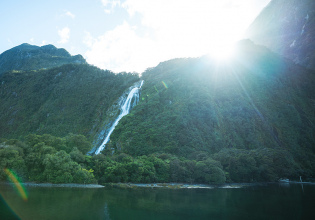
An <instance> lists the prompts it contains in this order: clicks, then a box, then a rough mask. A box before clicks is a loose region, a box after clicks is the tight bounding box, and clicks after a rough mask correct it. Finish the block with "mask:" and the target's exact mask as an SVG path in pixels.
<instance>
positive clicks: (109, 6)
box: [102, 0, 121, 14]
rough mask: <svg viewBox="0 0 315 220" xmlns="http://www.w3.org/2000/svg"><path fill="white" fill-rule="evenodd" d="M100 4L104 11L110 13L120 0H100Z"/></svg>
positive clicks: (118, 4)
mask: <svg viewBox="0 0 315 220" xmlns="http://www.w3.org/2000/svg"><path fill="white" fill-rule="evenodd" d="M102 4H103V6H104V7H105V9H104V11H105V13H107V14H110V13H112V12H113V11H114V9H115V8H116V7H119V6H120V5H121V3H120V0H102Z"/></svg>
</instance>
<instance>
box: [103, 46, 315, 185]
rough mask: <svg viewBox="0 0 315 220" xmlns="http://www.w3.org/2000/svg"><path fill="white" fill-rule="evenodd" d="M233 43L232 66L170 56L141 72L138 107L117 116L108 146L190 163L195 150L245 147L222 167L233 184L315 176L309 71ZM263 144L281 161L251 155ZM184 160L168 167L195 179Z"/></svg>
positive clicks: (314, 77) (314, 93)
mask: <svg viewBox="0 0 315 220" xmlns="http://www.w3.org/2000/svg"><path fill="white" fill-rule="evenodd" d="M238 47H239V48H238V49H239V52H238V53H237V54H236V58H235V59H234V60H233V61H231V62H230V63H225V64H218V63H216V62H214V61H213V60H212V61H211V59H209V58H208V57H202V58H195V59H192V58H191V59H174V60H170V61H166V62H163V63H160V64H159V65H158V66H157V67H155V68H151V69H148V70H147V71H145V72H144V73H143V74H142V78H143V79H144V85H143V87H142V92H141V98H140V102H139V104H138V105H137V106H136V107H135V108H134V109H133V110H132V112H131V113H130V114H129V115H127V116H126V117H124V118H122V120H121V121H120V122H119V124H118V125H117V126H116V128H115V130H114V132H113V133H112V135H111V139H110V142H109V144H108V145H107V146H108V147H109V148H110V149H111V148H113V149H121V152H124V153H127V154H130V155H132V156H141V155H150V154H152V153H155V152H157V153H170V154H174V155H177V156H180V157H185V158H187V159H189V160H195V159H197V155H196V152H204V154H205V155H208V157H209V155H214V154H217V153H219V152H221V151H222V152H223V150H224V149H232V150H236V151H237V150H244V152H247V154H241V155H238V156H237V158H232V159H231V163H232V164H233V166H232V165H231V166H224V167H223V171H224V172H228V174H229V176H227V178H228V179H229V180H230V181H238V182H239V181H258V180H276V178H278V177H281V175H282V176H295V175H297V174H298V173H299V174H303V173H304V174H305V175H315V173H314V167H315V166H314V165H315V162H314V161H315V160H314V157H315V147H314V146H315V137H314V131H315V117H314V100H315V87H314V84H315V74H314V72H312V71H310V70H307V69H304V68H303V67H300V66H297V65H295V64H293V63H291V62H289V61H287V60H284V59H282V58H281V57H279V56H278V55H276V54H274V53H272V52H270V51H269V50H268V49H266V48H264V47H259V46H256V45H254V44H253V43H251V42H248V41H244V42H241V43H240V45H239V46H238ZM165 84H167V87H166V86H165ZM263 149H267V150H270V152H272V153H270V154H271V155H278V154H279V155H280V157H279V159H278V160H283V161H277V160H276V158H274V156H272V158H274V159H272V160H271V159H270V158H262V157H259V156H255V155H251V154H250V152H260V151H263ZM278 149H281V150H278ZM273 150H274V151H273ZM275 152H277V153H275ZM284 152H285V153H284ZM257 154H259V153H257ZM200 156H202V155H200ZM280 158H281V159H280ZM224 160H225V159H224V157H223V158H222V159H221V158H220V160H219V161H221V163H222V165H223V162H224ZM268 161H270V162H271V165H270V166H273V169H272V170H270V171H266V169H268V168H267V165H266V164H267V163H268ZM260 163H262V164H260ZM183 164H184V162H182V161H181V162H180V161H177V162H176V161H173V164H171V167H173V168H174V169H176V170H177V171H176V172H175V174H174V179H175V180H177V179H187V180H188V179H190V178H192V177H191V176H192V175H191V174H190V172H188V171H187V170H186V169H185V166H184V165H183ZM276 164H278V165H279V167H277V166H276ZM284 164H286V165H284ZM199 165H200V168H202V166H201V165H202V164H199ZM199 165H198V166H199ZM285 166H289V167H290V168H287V169H285V168H284V167H285ZM228 167H229V168H228ZM291 168H292V170H295V171H294V172H293V171H292V170H291ZM220 169H221V168H220ZM281 169H282V170H283V171H284V172H282V171H280V170H281ZM263 170H265V171H263ZM220 172H221V171H218V175H219V173H220ZM219 176H220V175H219ZM208 179H209V180H210V179H211V178H210V177H209V178H208ZM219 179H220V178H219ZM223 179H224V178H222V180H223ZM202 181H205V179H203V180H202Z"/></svg>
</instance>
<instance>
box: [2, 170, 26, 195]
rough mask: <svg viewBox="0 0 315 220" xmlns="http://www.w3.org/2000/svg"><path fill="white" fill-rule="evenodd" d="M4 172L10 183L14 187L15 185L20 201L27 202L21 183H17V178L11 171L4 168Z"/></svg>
mask: <svg viewBox="0 0 315 220" xmlns="http://www.w3.org/2000/svg"><path fill="white" fill-rule="evenodd" d="M4 172H5V173H6V174H7V175H8V177H9V179H10V181H11V182H13V183H14V185H15V187H16V189H17V190H18V193H19V194H20V196H21V197H22V199H23V200H24V201H27V194H26V190H25V188H24V187H23V185H22V183H21V182H20V181H19V178H18V176H17V175H16V174H15V173H14V172H13V171H11V170H9V169H7V168H4Z"/></svg>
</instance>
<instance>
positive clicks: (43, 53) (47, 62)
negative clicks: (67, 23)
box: [0, 44, 86, 75]
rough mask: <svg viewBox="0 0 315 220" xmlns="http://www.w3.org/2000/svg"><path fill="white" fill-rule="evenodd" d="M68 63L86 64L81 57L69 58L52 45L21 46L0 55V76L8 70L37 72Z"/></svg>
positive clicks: (63, 51)
mask: <svg viewBox="0 0 315 220" xmlns="http://www.w3.org/2000/svg"><path fill="white" fill-rule="evenodd" d="M68 63H79V64H80V63H81V64H84V63H86V61H85V59H84V58H83V57H82V56H81V55H76V56H71V55H70V54H69V53H68V52H67V51H66V50H65V49H57V48H56V47H55V46H53V45H46V46H42V47H38V46H34V45H30V44H21V45H19V46H17V47H14V48H12V49H10V50H7V51H5V52H3V53H2V54H0V75H1V74H2V73H4V72H6V71H9V70H38V69H41V68H51V67H57V66H61V65H63V64H68Z"/></svg>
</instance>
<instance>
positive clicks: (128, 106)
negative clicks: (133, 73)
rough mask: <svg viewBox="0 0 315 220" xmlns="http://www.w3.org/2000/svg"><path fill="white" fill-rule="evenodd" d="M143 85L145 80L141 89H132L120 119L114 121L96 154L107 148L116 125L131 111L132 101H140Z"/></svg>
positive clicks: (123, 106)
mask: <svg viewBox="0 0 315 220" xmlns="http://www.w3.org/2000/svg"><path fill="white" fill-rule="evenodd" d="M142 85H143V80H142V81H141V83H140V86H139V87H134V88H133V89H131V91H130V92H129V94H128V96H127V98H126V100H125V101H124V102H123V104H122V106H121V108H120V114H119V115H118V117H117V118H116V120H115V121H114V123H113V125H112V126H111V127H110V129H109V131H108V133H107V136H106V137H105V139H104V141H103V143H102V144H101V145H100V146H99V148H98V149H97V150H96V151H95V154H99V153H100V152H101V151H102V150H103V149H104V148H105V145H106V144H107V143H108V141H109V137H110V135H111V134H112V133H113V131H114V129H115V127H116V125H117V124H118V122H119V121H120V119H122V117H124V116H125V115H128V114H129V112H130V109H131V107H132V105H131V101H132V99H136V102H137V101H138V100H139V91H140V89H141V87H142Z"/></svg>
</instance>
